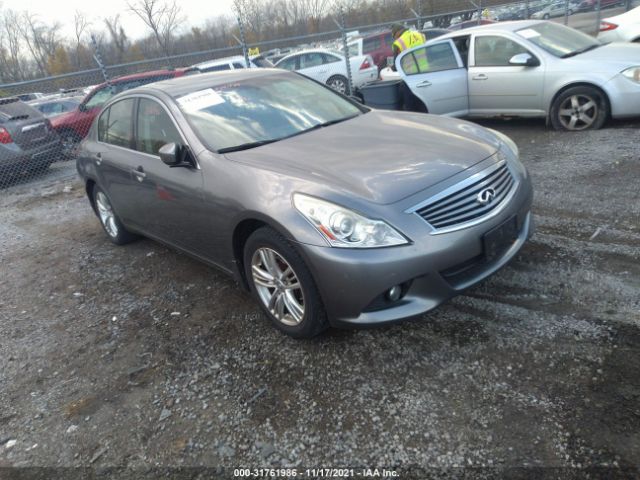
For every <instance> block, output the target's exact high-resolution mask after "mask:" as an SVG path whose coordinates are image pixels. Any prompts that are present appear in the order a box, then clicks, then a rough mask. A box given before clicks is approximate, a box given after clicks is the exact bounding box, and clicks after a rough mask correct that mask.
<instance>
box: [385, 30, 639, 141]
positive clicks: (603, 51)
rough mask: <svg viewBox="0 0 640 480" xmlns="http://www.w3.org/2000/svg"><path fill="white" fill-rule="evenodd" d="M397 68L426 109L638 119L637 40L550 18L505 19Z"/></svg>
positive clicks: (415, 52) (410, 54)
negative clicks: (600, 36) (607, 39)
mask: <svg viewBox="0 0 640 480" xmlns="http://www.w3.org/2000/svg"><path fill="white" fill-rule="evenodd" d="M396 69H397V71H398V72H399V74H400V75H401V77H402V78H403V80H404V81H405V82H406V84H407V85H408V86H409V88H410V89H411V91H412V92H413V93H414V94H415V95H416V96H417V97H418V98H419V99H420V100H422V102H423V103H424V104H425V106H426V108H427V110H428V111H429V113H438V114H444V115H450V116H456V117H462V116H469V117H499V116H520V117H543V118H546V119H547V120H548V121H549V122H550V123H551V124H552V125H553V126H554V127H555V128H556V129H564V130H586V129H589V128H600V127H602V126H603V125H604V123H605V122H606V121H607V119H608V118H610V117H612V118H624V117H634V116H640V45H638V44H631V43H628V44H622V43H612V44H608V45H605V44H603V43H601V42H599V41H598V40H596V39H594V38H592V37H590V36H588V35H585V34H583V33H581V32H579V31H577V30H574V29H571V28H569V27H565V26H563V25H559V24H556V23H552V22H544V21H532V20H525V21H520V22H505V23H500V24H492V25H486V26H481V27H477V28H472V29H469V30H465V31H461V32H456V33H451V34H448V35H445V36H442V37H439V38H438V39H436V40H433V41H431V42H427V44H426V45H424V46H421V47H417V48H414V49H411V50H407V51H406V52H403V53H402V54H401V55H399V56H398V58H397V59H396Z"/></svg>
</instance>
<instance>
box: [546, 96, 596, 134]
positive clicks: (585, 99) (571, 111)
mask: <svg viewBox="0 0 640 480" xmlns="http://www.w3.org/2000/svg"><path fill="white" fill-rule="evenodd" d="M608 116H609V104H608V102H607V99H606V98H605V97H604V94H603V93H602V92H600V91H599V90H597V89H595V88H593V87H573V88H570V89H568V90H566V91H564V92H562V93H561V94H560V95H559V96H558V98H556V100H555V102H553V106H552V107H551V123H552V125H553V128H555V129H556V130H571V131H580V130H590V129H593V130H597V129H599V128H602V126H603V125H604V123H605V122H606V120H607V117H608Z"/></svg>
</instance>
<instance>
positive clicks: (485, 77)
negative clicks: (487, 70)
mask: <svg viewBox="0 0 640 480" xmlns="http://www.w3.org/2000/svg"><path fill="white" fill-rule="evenodd" d="M487 78H489V77H487V76H486V75H485V74H484V73H479V74H478V75H474V76H473V77H472V79H473V80H486V79H487Z"/></svg>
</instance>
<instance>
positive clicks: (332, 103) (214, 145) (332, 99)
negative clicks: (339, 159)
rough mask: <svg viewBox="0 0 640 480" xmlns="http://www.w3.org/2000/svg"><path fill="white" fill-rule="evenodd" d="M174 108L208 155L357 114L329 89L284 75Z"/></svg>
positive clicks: (185, 100) (205, 94) (197, 95)
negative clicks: (199, 139)
mask: <svg viewBox="0 0 640 480" xmlns="http://www.w3.org/2000/svg"><path fill="white" fill-rule="evenodd" d="M196 99H197V101H196ZM190 102H193V103H192V104H193V105H195V106H194V107H190V106H189V105H190ZM177 103H178V105H179V106H180V108H181V109H182V111H183V112H184V113H185V116H186V117H187V119H188V121H189V123H190V124H191V126H192V127H193V129H194V130H195V131H196V133H197V134H198V136H199V137H200V138H201V139H202V141H203V142H204V143H205V144H206V145H208V146H209V148H210V149H211V150H220V149H226V148H229V147H235V146H238V145H243V144H247V143H252V142H260V141H269V140H277V139H280V138H283V137H287V136H291V135H295V134H298V133H301V132H304V131H306V130H309V129H311V128H313V127H315V126H317V125H320V124H322V123H325V122H332V121H339V120H344V119H346V118H350V117H353V116H356V115H359V114H361V113H362V110H361V109H360V108H359V107H357V106H355V105H354V104H352V103H351V102H349V101H347V100H345V99H344V98H343V97H341V96H340V95H338V94H337V93H334V92H333V91H331V90H329V89H328V88H326V87H324V86H322V85H318V84H317V83H315V82H313V81H311V80H308V79H305V78H303V77H300V76H297V75H291V74H289V73H285V72H283V73H280V74H272V75H268V76H264V77H262V76H261V77H256V78H252V79H250V80H245V81H239V82H234V83H229V84H224V85H219V86H214V87H212V88H208V89H204V90H201V91H198V92H193V93H192V94H189V95H185V96H182V97H180V98H178V99H177Z"/></svg>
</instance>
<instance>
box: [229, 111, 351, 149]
mask: <svg viewBox="0 0 640 480" xmlns="http://www.w3.org/2000/svg"><path fill="white" fill-rule="evenodd" d="M359 115H360V114H359V113H358V114H355V115H351V116H350V117H344V118H339V119H338V120H329V121H328V122H324V123H318V124H317V125H314V126H313V127H310V128H307V129H306V130H301V131H299V132H295V133H292V134H291V135H286V136H284V137H280V138H272V139H271V140H258V141H256V142H249V143H243V144H242V145H236V146H235V147H225V148H221V149H220V150H218V153H229V152H239V151H240V150H249V149H250V148H256V147H260V146H262V145H267V144H269V143H274V142H279V141H280V140H285V139H287V138H291V137H295V136H296V135H301V134H303V133H307V132H310V131H312V130H318V129H320V128H324V127H328V126H329V125H335V124H336V123H340V122H345V121H347V120H351V119H352V118H355V117H357V116H359Z"/></svg>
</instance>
